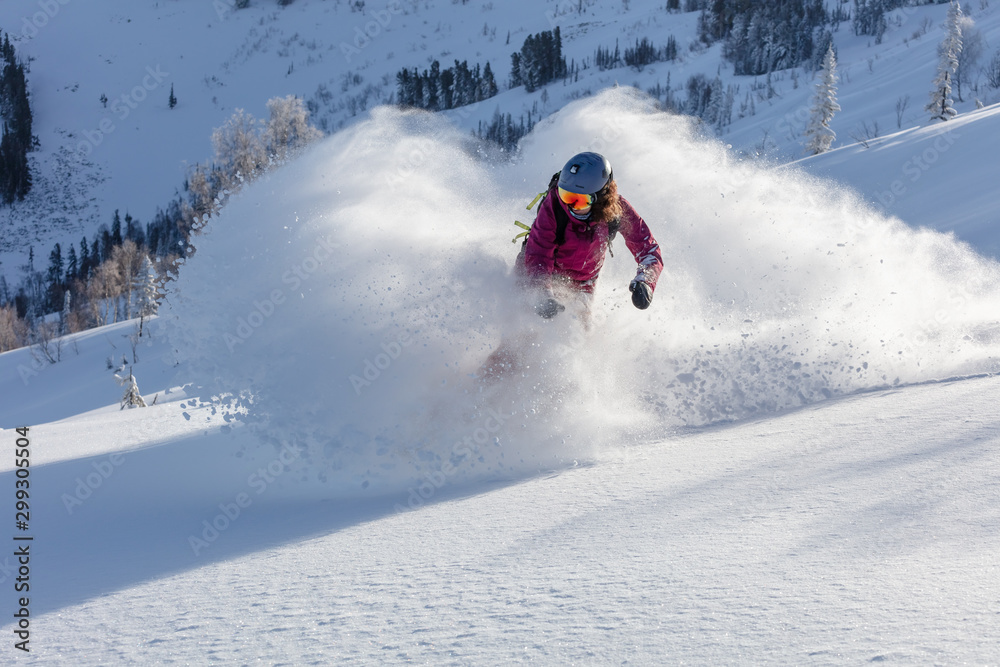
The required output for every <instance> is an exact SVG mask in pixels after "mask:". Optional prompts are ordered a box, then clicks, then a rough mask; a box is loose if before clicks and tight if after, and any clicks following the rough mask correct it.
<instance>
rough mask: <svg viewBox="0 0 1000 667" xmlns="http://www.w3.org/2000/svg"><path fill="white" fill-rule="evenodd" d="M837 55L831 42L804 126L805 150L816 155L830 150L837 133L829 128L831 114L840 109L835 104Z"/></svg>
mask: <svg viewBox="0 0 1000 667" xmlns="http://www.w3.org/2000/svg"><path fill="white" fill-rule="evenodd" d="M836 84H837V56H836V55H835V54H834V52H833V44H830V46H829V47H828V48H827V50H826V56H825V57H824V58H823V67H822V68H821V69H820V74H819V83H817V84H816V95H815V96H814V97H813V108H812V115H811V117H810V119H809V126H808V127H807V128H806V136H807V137H809V140H808V142H807V143H806V152H807V153H808V154H809V155H818V154H820V153H825V152H826V151H828V150H830V146H831V145H833V140H834V139H836V138H837V134H836V133H835V132H834V131H833V130H832V129H830V121H831V120H832V119H833V115H834V114H835V113H836V112H838V111H840V105H839V104H837V88H836Z"/></svg>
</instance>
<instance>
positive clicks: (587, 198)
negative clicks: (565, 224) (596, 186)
mask: <svg viewBox="0 0 1000 667" xmlns="http://www.w3.org/2000/svg"><path fill="white" fill-rule="evenodd" d="M559 199H561V200H562V202H563V203H564V204H566V206H569V207H570V208H571V209H573V210H574V211H583V210H585V209H588V208H590V207H591V206H593V205H594V195H581V194H578V193H576V192H570V191H569V190H563V189H562V188H559Z"/></svg>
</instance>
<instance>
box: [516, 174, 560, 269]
mask: <svg viewBox="0 0 1000 667" xmlns="http://www.w3.org/2000/svg"><path fill="white" fill-rule="evenodd" d="M553 200H554V197H553V196H552V191H551V190H550V191H549V193H548V194H547V195H546V197H545V199H543V200H542V203H541V204H539V206H538V213H536V214H535V222H534V224H533V225H531V231H530V232H529V233H528V240H527V243H526V245H525V246H524V268H525V272H526V273H527V275H528V277H529V278H531V279H535V280H541V279H543V278H545V277H546V276H549V275H551V274H552V273H554V272H555V263H556V216H555V213H554V212H553V210H552V206H553Z"/></svg>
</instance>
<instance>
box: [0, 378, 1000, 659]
mask: <svg viewBox="0 0 1000 667" xmlns="http://www.w3.org/2000/svg"><path fill="white" fill-rule="evenodd" d="M998 397H1000V384H998V381H997V379H996V378H988V379H978V380H966V381H958V382H953V383H946V384H932V385H926V386H919V387H907V388H903V389H899V390H893V391H883V392H877V393H874V394H866V395H862V396H855V397H850V398H847V399H844V400H839V401H832V402H827V403H824V404H821V405H818V406H813V407H810V408H806V409H803V410H800V411H797V412H794V413H790V414H786V415H784V416H782V417H779V418H774V419H768V420H763V421H753V422H748V423H744V424H740V425H734V426H728V427H723V428H717V429H700V430H696V431H693V432H689V433H687V434H674V435H672V436H671V437H670V438H669V439H667V440H666V441H660V442H648V443H640V442H618V443H615V442H612V441H610V440H609V441H607V442H606V443H605V444H604V446H603V449H602V451H601V453H600V455H599V456H597V457H595V458H594V459H592V460H591V461H590V462H589V464H588V465H582V466H580V467H576V468H571V469H568V470H565V471H563V472H562V473H561V474H548V475H536V476H533V477H532V478H530V479H527V480H525V481H523V482H522V483H519V484H509V483H492V484H485V485H483V484H480V485H475V486H471V487H470V486H468V485H463V484H460V483H451V482H450V480H449V482H446V483H444V484H443V485H441V486H440V487H436V486H434V484H435V480H426V481H425V482H424V483H422V484H421V485H419V486H418V485H415V486H414V487H412V488H411V489H409V490H405V489H404V490H400V491H399V492H397V493H395V494H390V495H388V496H385V497H376V498H369V499H365V500H361V499H353V500H340V501H331V502H317V499H316V498H315V497H310V496H309V495H306V496H302V495H301V494H296V495H292V496H291V497H289V494H288V493H287V491H286V489H285V487H281V486H278V484H280V483H281V482H282V481H284V478H283V477H281V476H279V477H277V478H276V480H275V482H274V483H273V484H270V485H268V484H264V485H262V484H261V482H260V480H261V477H256V478H255V477H253V475H254V474H255V473H252V472H249V473H248V470H252V469H253V466H259V467H260V468H262V469H266V467H267V466H268V464H269V462H270V461H269V460H268V459H261V460H258V461H255V462H253V463H252V464H251V462H245V465H243V464H238V465H236V466H233V465H229V466H226V467H221V466H220V465H219V464H220V463H221V460H220V459H218V458H215V456H213V454H215V455H217V453H218V450H219V449H221V448H226V447H231V446H233V444H234V443H232V442H229V441H227V440H225V439H220V437H221V436H209V437H206V436H191V437H190V438H188V439H182V440H177V441H174V442H171V443H170V444H167V445H162V446H160V447H154V448H151V449H141V450H138V451H136V450H132V449H129V450H126V451H124V453H123V454H122V455H121V457H120V458H119V459H114V458H112V457H111V456H109V455H103V456H99V457H93V458H89V457H81V458H76V459H71V460H66V461H62V462H59V463H54V464H51V465H48V466H45V467H42V468H39V469H38V470H37V471H36V476H37V479H38V480H39V489H38V491H39V493H40V494H43V495H42V498H43V500H42V501H41V504H40V506H39V507H38V511H39V512H40V517H42V518H40V519H38V525H39V528H38V530H37V534H36V543H35V545H36V546H37V547H41V546H44V547H45V549H44V550H40V551H39V552H38V553H39V555H38V556H37V558H36V560H35V561H33V567H34V570H33V572H37V573H38V575H37V576H38V577H39V578H42V577H44V581H45V586H44V587H43V588H42V589H41V590H40V591H39V593H37V594H36V597H35V598H34V602H33V604H34V605H35V606H34V607H33V613H34V614H36V616H35V620H34V626H33V627H34V628H35V633H36V634H35V635H34V639H33V641H34V642H35V643H33V644H32V646H33V647H34V650H35V652H34V653H33V654H32V656H31V657H32V660H28V662H31V663H33V664H65V663H66V662H67V661H70V662H72V663H73V664H80V665H89V664H108V663H132V662H138V663H142V664H153V663H156V664H161V663H171V662H177V663H203V662H205V661H208V660H214V661H221V662H225V663H250V662H258V661H259V662H264V663H268V664H271V663H289V664H309V663H327V664H328V663H332V662H335V663H338V664H341V663H343V664H372V663H375V662H377V663H388V664H402V663H407V662H427V663H431V664H443V663H462V664H499V663H505V664H507V663H513V662H529V661H531V662H542V663H547V664H554V663H560V664H565V663H571V662H572V663H587V664H607V663H610V662H617V663H621V662H625V661H628V662H634V663H639V664H665V663H670V664H675V663H686V662H689V663H695V664H719V663H724V664H789V663H809V664H818V665H827V664H845V663H848V664H857V663H860V662H865V661H891V662H895V663H898V664H927V663H931V662H934V663H946V664H963V663H970V664H991V663H992V662H993V661H994V660H995V658H996V646H997V642H998V641H1000V635H998V628H1000V626H998V624H997V622H996V618H997V614H998V613H1000V609H998V608H997V599H998V595H1000V589H998V583H997V582H998V581H1000V579H998V578H997V576H996V571H997V564H998V563H997V553H1000V542H998V537H997V536H998V534H1000V532H998V528H1000V514H998V510H997V508H998V504H997V502H996V500H997V497H998V493H1000V489H998V488H997V481H996V480H997V473H998V471H1000V460H998V458H997V452H998V444H1000V424H998V423H997V419H996V411H995V410H994V406H995V405H996V401H997V399H998ZM133 414H135V413H133ZM145 419H147V420H149V419H155V418H150V417H145ZM105 423H106V424H107V425H108V426H110V427H111V428H112V429H115V428H116V423H120V420H119V419H116V418H115V417H114V416H112V417H111V418H109V419H108V420H107V421H106V422H105ZM161 423H162V421H161ZM4 435H6V432H5V433H4ZM664 435H665V434H664ZM36 437H37V439H38V440H37V441H38V442H39V443H42V442H47V441H48V440H50V439H55V438H57V431H54V430H53V429H52V428H51V427H46V428H39V429H37V434H36ZM110 462H117V466H116V467H114V468H113V470H114V472H113V473H112V474H111V476H110V477H109V478H108V479H107V480H106V481H105V482H104V483H103V485H101V486H100V487H98V488H97V489H95V490H94V492H93V496H92V497H90V498H88V499H86V500H85V501H84V503H83V504H82V505H81V506H79V507H76V506H74V508H73V509H74V512H73V514H72V515H69V514H68V513H67V512H66V511H65V509H64V507H63V503H61V502H59V500H58V495H57V494H61V493H69V494H73V493H74V487H75V486H76V485H77V484H78V482H77V481H75V480H78V479H83V478H85V477H86V476H87V475H92V474H94V471H95V470H96V469H97V468H95V466H98V467H99V466H101V465H104V466H108V465H113V464H112V463H110ZM241 467H243V468H245V469H239V468H241ZM10 481H11V480H10V473H9V472H7V473H4V474H3V475H2V480H0V483H3V484H4V485H6V486H9V483H10ZM258 490H260V493H258ZM241 493H243V494H246V497H247V498H249V501H245V502H249V504H248V505H247V506H246V507H244V508H243V509H241V510H239V511H240V514H238V515H237V514H236V511H237V510H236V509H234V508H235V507H236V503H237V501H238V499H239V498H240V494H241ZM420 494H424V495H426V496H428V497H429V499H428V500H426V501H425V500H423V499H421V497H420ZM411 504H412V505H413V506H414V507H418V506H419V505H421V504H423V505H424V506H423V507H418V509H417V510H416V511H409V510H408V509H406V508H407V507H408V506H409V505H411ZM226 512H228V515H229V516H230V517H234V518H233V519H232V520H231V521H229V520H227V518H226V516H225V513H226ZM208 524H214V525H215V526H217V527H218V528H219V530H220V531H221V532H217V533H212V532H210V531H211V529H210V528H208V527H207V526H208ZM202 536H204V537H205V538H207V539H209V540H211V541H210V542H208V541H206V543H205V544H206V545H207V546H205V547H202V548H200V550H199V551H198V553H197V555H196V554H195V549H194V548H192V547H191V540H192V539H195V540H197V539H200V538H201V537H202ZM196 544H197V543H196ZM9 598H10V596H9V595H7V596H5V597H4V603H5V609H4V612H5V613H7V612H8V609H9V608H8V607H7V606H6V605H7V604H8V601H9ZM4 634H5V635H6V636H8V637H9V636H10V627H9V625H8V626H7V627H5V628H4ZM3 651H4V655H5V656H12V655H13V651H12V650H11V649H10V647H9V646H4V647H3ZM11 659H12V658H11ZM25 659H26V658H25V657H24V656H18V660H19V662H20V661H25Z"/></svg>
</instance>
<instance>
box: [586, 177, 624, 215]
mask: <svg viewBox="0 0 1000 667" xmlns="http://www.w3.org/2000/svg"><path fill="white" fill-rule="evenodd" d="M620 217H622V202H621V198H620V197H619V196H618V183H616V182H615V180H614V179H611V180H610V181H608V184H607V185H605V186H604V189H602V190H601V191H600V192H598V193H597V200H596V201H595V202H594V208H593V210H592V211H591V214H590V219H591V220H593V221H594V222H611V221H612V220H614V219H615V218H620Z"/></svg>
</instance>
